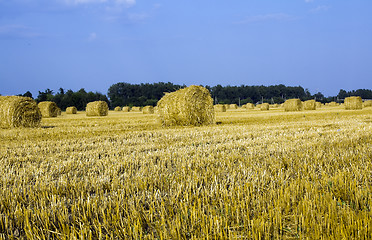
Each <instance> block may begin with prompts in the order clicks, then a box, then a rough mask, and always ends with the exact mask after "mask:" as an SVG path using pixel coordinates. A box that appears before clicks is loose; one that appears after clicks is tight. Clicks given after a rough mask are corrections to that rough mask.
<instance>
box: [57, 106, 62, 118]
mask: <svg viewBox="0 0 372 240" xmlns="http://www.w3.org/2000/svg"><path fill="white" fill-rule="evenodd" d="M57 115H58V116H61V115H62V110H61V109H60V108H57Z"/></svg>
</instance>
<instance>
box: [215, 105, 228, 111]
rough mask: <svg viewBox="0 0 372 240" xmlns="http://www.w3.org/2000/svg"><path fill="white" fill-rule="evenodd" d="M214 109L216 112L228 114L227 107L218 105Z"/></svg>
mask: <svg viewBox="0 0 372 240" xmlns="http://www.w3.org/2000/svg"><path fill="white" fill-rule="evenodd" d="M213 107H214V111H215V112H226V106H225V105H223V104H217V105H214V106H213Z"/></svg>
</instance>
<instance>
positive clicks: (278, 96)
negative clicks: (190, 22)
mask: <svg viewBox="0 0 372 240" xmlns="http://www.w3.org/2000/svg"><path fill="white" fill-rule="evenodd" d="M184 87H186V86H185V85H177V84H173V83H170V82H168V83H164V82H159V83H141V84H130V83H124V82H120V83H116V84H113V85H111V86H110V88H109V89H108V92H107V96H106V95H104V94H102V93H99V92H95V93H93V92H86V91H85V90H84V88H82V89H80V90H79V91H77V92H74V91H72V90H67V91H65V90H64V89H63V88H60V89H59V90H58V92H57V93H54V92H53V91H52V90H50V89H47V90H45V91H44V92H40V91H39V95H38V96H37V98H36V101H37V102H41V101H53V102H55V103H57V105H58V106H59V107H60V108H61V109H62V110H65V109H66V108H67V107H69V106H75V107H76V108H77V109H78V110H85V106H86V104H87V103H88V102H92V101H98V100H101V101H106V102H107V103H108V104H109V106H110V108H114V107H116V106H121V107H122V106H146V105H152V106H155V105H156V103H157V102H158V100H159V99H160V98H162V97H163V96H164V94H165V93H166V92H173V91H176V90H178V89H181V88H184ZM205 87H206V88H207V89H208V90H209V91H210V93H211V96H212V98H213V100H214V103H215V104H217V103H219V104H233V103H235V104H240V105H243V104H246V103H261V102H267V103H283V102H284V101H285V100H286V99H290V98H300V99H301V100H303V101H304V100H309V99H316V100H317V101H320V102H323V103H327V102H331V101H339V102H342V100H343V99H344V98H345V97H349V96H360V97H362V98H363V99H372V90H369V89H358V90H353V91H349V92H347V91H345V90H343V89H341V90H340V92H339V94H338V95H337V96H332V97H325V96H324V95H323V94H322V93H320V92H318V93H316V94H314V95H312V94H311V93H310V92H309V90H307V89H304V88H303V87H301V86H298V87H291V86H285V85H283V84H280V85H272V86H247V85H241V86H221V85H216V86H213V87H211V86H205ZM21 95H22V96H29V97H32V94H31V93H30V92H26V93H25V94H21Z"/></svg>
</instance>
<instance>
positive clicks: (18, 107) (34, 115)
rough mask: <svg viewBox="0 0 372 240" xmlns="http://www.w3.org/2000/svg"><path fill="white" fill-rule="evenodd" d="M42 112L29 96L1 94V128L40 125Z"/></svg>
mask: <svg viewBox="0 0 372 240" xmlns="http://www.w3.org/2000/svg"><path fill="white" fill-rule="evenodd" d="M41 117H42V115H41V112H40V109H39V108H38V106H37V103H36V102H35V101H34V100H33V99H32V98H29V97H19V96H0V128H12V127H38V126H40V121H41Z"/></svg>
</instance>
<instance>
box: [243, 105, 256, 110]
mask: <svg viewBox="0 0 372 240" xmlns="http://www.w3.org/2000/svg"><path fill="white" fill-rule="evenodd" d="M244 106H245V109H246V110H251V109H254V104H253V103H247V104H245V105H244Z"/></svg>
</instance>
